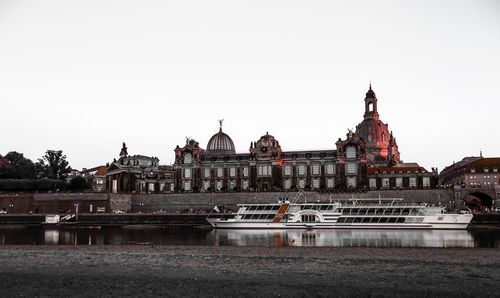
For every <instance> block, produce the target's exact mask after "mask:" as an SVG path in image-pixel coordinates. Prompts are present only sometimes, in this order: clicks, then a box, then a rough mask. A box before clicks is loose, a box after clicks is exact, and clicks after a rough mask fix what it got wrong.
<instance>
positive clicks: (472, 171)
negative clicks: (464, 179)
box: [470, 168, 498, 173]
mask: <svg viewBox="0 0 500 298" xmlns="http://www.w3.org/2000/svg"><path fill="white" fill-rule="evenodd" d="M492 170H493V173H498V168H493V169H492ZM483 171H484V172H485V173H489V172H490V168H484V169H483ZM470 172H471V173H475V172H476V169H475V168H471V169H470Z"/></svg>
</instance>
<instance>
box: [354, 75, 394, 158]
mask: <svg viewBox="0 0 500 298" xmlns="http://www.w3.org/2000/svg"><path fill="white" fill-rule="evenodd" d="M377 101H378V100H377V96H376V95H375V92H374V91H373V90H372V85H371V84H370V89H369V90H368V92H366V97H365V114H364V119H363V121H362V122H361V123H359V124H358V125H357V126H356V134H358V135H359V136H361V137H362V138H363V139H364V141H365V142H366V145H367V148H366V149H367V157H368V161H369V164H371V165H395V164H398V163H399V162H400V159H399V150H398V144H397V143H396V139H395V138H394V136H393V135H392V132H391V131H390V130H389V125H388V124H386V123H384V122H382V120H380V118H379V114H378V109H377Z"/></svg>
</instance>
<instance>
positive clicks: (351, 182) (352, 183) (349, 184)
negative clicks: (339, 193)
mask: <svg viewBox="0 0 500 298" xmlns="http://www.w3.org/2000/svg"><path fill="white" fill-rule="evenodd" d="M347 187H349V188H356V178H355V177H348V178H347Z"/></svg>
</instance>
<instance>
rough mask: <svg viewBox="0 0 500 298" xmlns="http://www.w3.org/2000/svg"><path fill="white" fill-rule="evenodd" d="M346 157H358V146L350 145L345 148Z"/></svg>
mask: <svg viewBox="0 0 500 298" xmlns="http://www.w3.org/2000/svg"><path fill="white" fill-rule="evenodd" d="M345 157H346V158H356V147H354V146H349V147H347V148H346V149H345Z"/></svg>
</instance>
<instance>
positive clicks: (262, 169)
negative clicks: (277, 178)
mask: <svg viewBox="0 0 500 298" xmlns="http://www.w3.org/2000/svg"><path fill="white" fill-rule="evenodd" d="M258 175H259V176H270V175H271V166H267V165H266V166H259V167H258Z"/></svg>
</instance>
